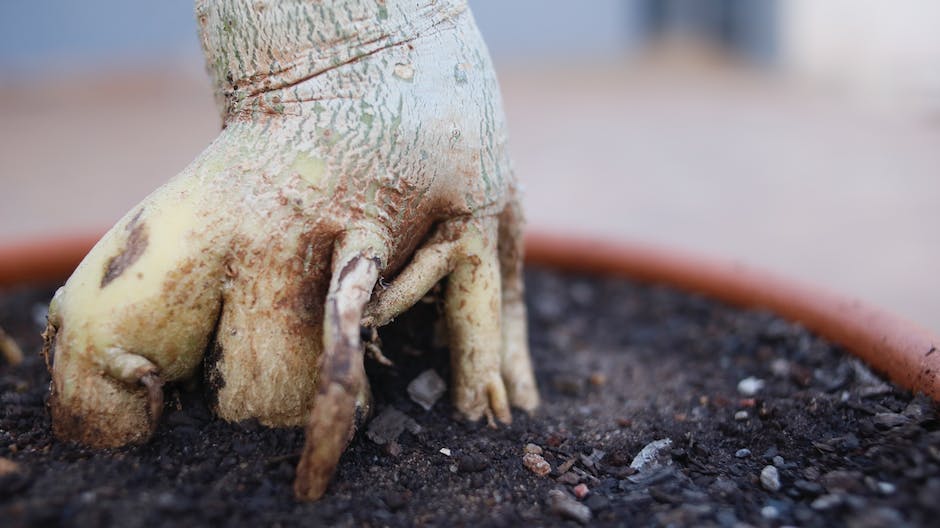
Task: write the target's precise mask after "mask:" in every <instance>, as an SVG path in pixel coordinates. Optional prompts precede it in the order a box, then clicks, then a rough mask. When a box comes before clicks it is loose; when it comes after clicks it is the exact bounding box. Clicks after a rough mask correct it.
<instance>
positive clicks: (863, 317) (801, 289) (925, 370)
mask: <svg viewBox="0 0 940 528" xmlns="http://www.w3.org/2000/svg"><path fill="white" fill-rule="evenodd" d="M98 238H99V235H78V236H60V237H51V238H43V239H36V240H33V241H27V242H19V243H11V244H6V245H0V286H10V285H13V284H21V283H37V282H50V281H54V280H61V279H63V278H65V277H67V276H68V275H69V274H70V273H71V272H72V270H74V269H75V266H77V265H78V263H79V262H80V261H81V259H82V258H83V257H84V255H85V254H86V253H87V252H88V251H89V250H90V249H91V247H92V246H93V245H94V244H95V242H96V241H97V240H98ZM526 262H527V263H529V264H533V265H542V266H547V267H552V268H556V269H561V270H565V271H572V272H581V273H592V274H604V275H615V276H622V277H627V278H631V279H634V280H638V281H642V282H653V283H660V284H664V285H668V286H672V287H674V288H677V289H680V290H684V291H689V292H694V293H699V294H703V295H705V296H708V297H711V298H714V299H717V300H719V301H723V302H726V303H729V304H733V305H736V306H741V307H745V308H762V309H766V310H770V311H772V312H774V313H776V314H777V315H779V316H781V317H783V318H784V319H787V320H790V321H794V322H798V323H800V324H802V325H803V326H805V327H806V328H807V329H809V330H810V331H812V332H814V333H816V334H817V335H820V336H822V337H824V338H826V339H828V340H829V341H831V342H833V343H836V344H839V345H841V346H842V347H844V348H845V349H846V350H848V351H849V352H851V353H852V354H854V355H856V356H858V357H859V358H861V359H862V360H863V361H865V362H866V363H868V364H869V365H870V366H872V367H873V368H874V369H875V370H877V371H880V372H882V373H884V374H885V375H887V376H888V377H889V378H890V379H891V380H892V381H894V382H895V383H897V384H898V385H901V386H902V387H905V388H907V389H909V390H912V391H915V392H923V393H925V394H927V395H928V396H930V397H931V398H933V399H934V400H937V401H940V337H937V336H936V335H935V334H933V333H932V332H930V331H928V330H927V329H925V328H923V327H921V326H919V325H917V324H915V323H912V322H910V321H908V320H906V319H904V318H902V317H899V316H897V315H894V314H893V313H891V312H889V311H887V310H883V309H880V308H877V307H875V306H872V305H869V304H867V303H864V302H862V301H859V300H857V299H854V298H851V297H847V296H843V295H840V294H837V293H834V292H831V291H828V290H826V289H824V288H820V287H816V286H813V285H809V284H805V283H802V282H799V281H795V280H791V279H787V278H784V277H781V276H778V275H776V274H773V273H769V272H766V271H763V270H760V269H756V268H751V267H747V266H744V265H741V264H739V263H736V262H732V261H726V260H720V259H714V258H707V257H703V256H701V255H696V254H693V253H686V252H682V251H677V250H673V249H666V248H661V247H655V246H650V245H644V244H638V243H631V242H626V241H616V242H615V241H612V240H606V239H601V238H590V237H584V236H576V235H570V234H568V235H566V234H557V233H546V232H540V231H531V232H529V233H528V234H527V236H526Z"/></svg>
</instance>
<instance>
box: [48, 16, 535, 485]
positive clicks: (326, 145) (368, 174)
mask: <svg viewBox="0 0 940 528" xmlns="http://www.w3.org/2000/svg"><path fill="white" fill-rule="evenodd" d="M196 16H197V18H198V21H199V26H200V35H201V38H202V43H203V47H204V50H205V53H206V58H207V62H208V67H209V70H210V72H211V75H212V76H213V80H214V83H215V88H216V95H217V99H218V101H219V104H220V108H221V109H222V116H223V123H224V127H223V131H222V132H221V134H220V135H219V137H218V138H217V139H216V140H215V141H214V142H213V143H212V144H211V145H210V146H209V147H208V148H207V149H206V151H205V152H203V153H202V154H201V155H200V156H199V158H197V159H196V160H195V161H194V162H193V163H192V164H191V165H190V166H189V167H187V168H186V169H185V170H184V171H183V172H182V173H180V174H179V175H178V176H176V177H175V178H174V179H173V180H171V181H170V182H169V183H167V184H166V185H165V186H163V187H162V188H160V189H158V190H157V191H156V192H155V193H154V194H152V195H151V196H150V197H148V198H147V199H146V200H144V201H143V202H142V203H141V204H140V205H138V206H137V207H135V208H134V209H133V210H132V211H131V212H129V213H128V214H127V216H125V218H123V219H122V220H121V221H119V222H118V224H117V225H116V226H115V227H114V228H113V229H112V230H111V231H109V232H108V233H107V234H106V235H105V237H104V238H103V239H102V240H101V241H100V242H99V243H98V244H97V245H96V246H95V248H94V249H93V250H92V251H91V253H89V255H88V256H87V257H86V258H85V260H84V261H83V262H82V264H81V265H80V266H79V268H78V269H77V270H76V271H75V273H74V274H73V276H72V277H71V278H70V279H69V281H68V282H67V284H66V285H65V287H64V288H63V289H62V290H61V291H60V292H59V293H58V294H57V296H56V299H55V300H54V302H53V304H52V307H51V310H50V328H49V330H48V331H47V347H46V350H47V354H48V356H49V359H50V362H51V363H52V365H51V368H52V371H53V388H52V400H51V401H52V414H53V424H54V428H55V431H56V433H57V434H58V435H59V436H60V437H62V438H69V439H76V440H80V441H82V442H85V443H87V444H90V445H97V446H114V445H121V444H125V443H128V442H136V441H143V440H146V439H147V438H148V437H149V436H150V434H151V433H152V432H153V429H154V428H155V427H156V424H157V420H158V419H159V413H160V409H161V408H162V390H161V386H162V383H164V382H173V381H177V380H180V379H185V378H187V377H191V376H192V375H194V374H195V373H196V372H199V371H200V369H199V368H198V367H199V366H200V365H201V364H202V365H203V367H204V368H203V369H202V371H203V372H204V374H205V377H206V381H207V383H208V385H209V387H210V390H211V391H212V393H213V395H214V396H213V400H214V401H213V402H212V403H213V406H214V409H215V410H216V412H217V413H218V414H219V415H220V416H221V417H223V418H225V419H227V420H242V419H247V418H257V419H259V420H260V421H261V422H262V423H265V424H268V425H271V426H285V425H306V427H307V445H306V447H305V450H304V454H303V456H302V459H301V464H300V466H299V469H298V475H297V485H296V491H297V494H298V496H299V497H301V498H304V499H313V498H316V497H319V496H320V495H321V494H322V493H323V492H324V490H325V487H326V484H327V483H328V480H329V477H330V475H331V474H332V472H333V469H334V467H335V465H336V462H337V460H338V458H339V455H340V453H341V452H342V450H343V449H344V448H345V445H346V442H347V441H348V439H349V437H350V433H351V431H352V428H353V420H354V417H355V416H356V415H357V409H358V413H359V414H360V415H361V414H362V413H363V412H365V411H366V410H367V407H368V400H369V398H368V386H367V383H366V380H365V377H364V374H363V369H362V349H361V345H360V343H359V327H360V324H369V325H378V324H383V323H384V322H386V321H388V320H390V319H391V318H393V317H394V316H396V315H397V314H399V313H401V312H402V311H404V310H407V309H408V308H409V307H410V306H412V305H413V304H414V303H415V302H416V301H417V300H418V299H420V298H421V296H422V295H424V293H425V292H426V291H427V290H428V289H429V288H431V287H432V286H433V285H434V284H435V283H436V282H437V281H438V280H440V279H442V278H444V277H449V281H448V289H447V294H446V312H447V323H448V325H449V326H450V334H451V345H452V347H451V348H452V355H453V365H454V386H453V393H454V401H455V404H456V406H457V408H458V410H460V411H461V412H462V413H463V414H464V415H465V416H466V417H468V418H471V419H478V418H480V417H483V416H485V417H487V418H489V419H490V420H491V421H493V420H501V421H508V420H509V419H510V414H509V405H510V404H513V405H516V406H518V407H522V408H524V409H527V410H531V409H533V408H534V407H535V406H536V405H537V403H538V394H537V391H536V389H535V385H534V380H533V378H532V371H531V365H530V364H529V359H528V350H527V347H526V332H525V309H524V306H523V304H522V281H521V245H520V244H521V239H520V230H521V220H522V217H521V213H520V211H519V208H518V202H517V197H516V185H515V182H514V180H513V175H512V171H511V167H510V164H509V159H508V155H507V150H506V128H505V124H504V122H503V112H502V108H501V102H500V98H499V91H498V86H497V83H496V78H495V76H494V74H493V69H492V66H491V64H490V61H489V57H488V54H487V52H486V49H485V46H484V45H483V42H482V40H481V39H480V36H479V33H478V32H477V29H476V27H475V25H474V22H473V19H472V16H471V15H470V12H469V10H468V9H467V6H466V4H465V2H464V1H462V0H437V1H428V2H423V3H418V2H413V1H405V0H371V1H369V0H346V1H340V0H337V1H333V2H330V1H315V0H294V1H287V0H284V1H273V0H270V1H260V0H251V1H249V0H204V1H198V2H197V4H196ZM380 278H381V279H390V280H391V285H390V286H389V287H388V288H387V289H380V291H373V290H374V288H375V286H376V284H377V283H378V282H379V280H380ZM370 298H371V300H370Z"/></svg>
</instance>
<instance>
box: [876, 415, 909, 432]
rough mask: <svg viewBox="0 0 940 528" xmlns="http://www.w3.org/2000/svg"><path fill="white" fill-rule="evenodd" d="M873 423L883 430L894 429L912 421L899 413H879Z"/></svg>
mask: <svg viewBox="0 0 940 528" xmlns="http://www.w3.org/2000/svg"><path fill="white" fill-rule="evenodd" d="M872 421H873V422H874V423H875V425H876V426H878V427H881V428H882V429H892V428H894V427H899V426H902V425H905V424H907V423H910V421H911V419H910V418H908V417H907V416H904V415H903V414H899V413H878V414H876V415H875V417H874V418H872Z"/></svg>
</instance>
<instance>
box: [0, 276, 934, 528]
mask: <svg viewBox="0 0 940 528" xmlns="http://www.w3.org/2000/svg"><path fill="white" fill-rule="evenodd" d="M528 288H529V290H528V291H529V294H528V295H529V307H530V321H531V342H532V354H533V357H534V360H535V365H536V369H537V375H538V380H539V384H540V387H541V391H542V396H543V399H544V403H543V405H542V408H541V409H540V411H539V413H538V414H537V415H536V416H533V417H528V416H525V415H523V414H522V413H518V412H517V413H516V414H515V416H514V418H515V421H514V423H513V424H512V426H509V427H501V428H499V429H490V428H487V427H486V426H485V425H482V424H467V423H461V422H459V421H457V420H455V419H454V418H453V416H452V415H453V408H452V407H451V406H450V404H449V403H448V395H446V394H445V396H444V397H443V398H442V399H441V400H440V401H438V402H437V404H436V405H435V406H434V407H433V409H432V410H431V411H425V410H424V409H422V408H421V407H419V406H418V405H417V404H415V403H414V402H412V401H411V400H410V399H409V397H408V395H407V392H406V389H405V387H406V385H407V383H408V382H409V381H410V380H412V379H413V378H415V377H416V376H417V375H418V374H419V373H421V372H422V371H424V370H426V369H428V368H435V369H437V371H438V372H439V373H440V374H441V375H442V376H443V377H444V379H447V375H448V373H447V356H446V351H445V350H443V349H441V348H439V347H436V346H435V345H434V340H433V331H431V330H430V329H431V328H432V327H433V325H430V324H428V319H429V317H430V316H431V315H433V313H434V311H435V310H436V309H437V308H436V306H435V305H434V304H427V305H423V306H420V307H419V309H417V310H416V311H415V312H414V313H412V314H410V315H409V316H408V317H403V318H401V319H400V320H399V321H398V322H396V324H395V325H394V327H393V328H390V329H387V330H385V331H383V332H382V340H383V350H384V352H385V354H386V355H387V356H389V357H390V358H391V359H392V360H394V361H395V364H396V366H395V367H392V368H387V367H381V366H379V365H378V364H377V363H375V362H374V361H373V360H371V359H370V360H369V365H368V367H369V374H370V379H371V380H372V383H373V387H374V389H375V393H376V400H377V408H378V411H379V412H380V413H381V412H382V411H383V409H387V408H388V407H394V408H395V409H397V410H399V411H401V412H402V413H404V415H407V416H408V417H410V418H411V419H413V420H414V421H415V422H417V424H419V425H420V431H418V432H411V431H409V430H406V431H404V432H402V433H401V435H400V436H399V437H398V439H397V441H396V442H392V443H391V444H386V445H384V446H380V445H378V444H376V443H375V442H374V441H372V440H370V439H369V437H368V436H367V435H365V434H359V435H358V436H357V437H356V439H355V440H354V441H353V443H352V445H351V446H350V447H349V449H348V450H347V452H346V454H345V455H344V456H343V459H342V462H341V464H340V467H339V471H338V472H337V474H336V476H335V479H334V482H333V484H332V486H331V488H330V490H329V492H328V493H327V495H326V497H325V498H323V499H322V500H321V501H319V502H317V503H313V504H301V503H297V502H295V501H294V500H293V498H292V492H291V483H292V480H293V476H294V465H295V464H296V462H297V458H298V457H297V454H298V452H299V449H300V446H301V444H302V441H303V438H302V436H303V434H302V431H300V430H269V429H266V428H264V427H261V426H259V425H257V424H254V423H241V424H229V423H225V422H221V421H219V420H217V419H215V418H213V417H212V416H211V415H210V413H209V412H208V410H207V408H206V407H205V405H204V404H203V403H201V402H202V394H201V392H200V391H198V390H192V389H189V390H184V389H183V388H181V387H177V388H170V389H169V392H168V397H167V410H166V412H165V414H164V418H163V422H162V425H161V427H160V428H159V430H158V432H157V433H156V435H155V437H154V438H153V440H152V441H151V442H150V443H148V444H147V445H144V446H137V447H128V448H122V449H116V450H112V451H103V452H102V451H92V450H88V449H84V448H82V447H80V446H78V445H74V444H67V443H62V442H58V441H56V440H55V439H54V438H53V437H52V436H51V433H50V423H49V415H48V412H47V410H46V408H45V404H44V401H45V398H46V392H47V388H48V382H49V378H48V375H47V374H46V372H45V368H44V366H43V363H42V361H41V359H40V358H39V357H38V356H37V354H36V351H37V350H38V347H39V344H40V340H39V337H38V332H39V331H40V330H41V326H42V323H43V321H42V319H43V314H44V310H45V301H46V300H47V299H48V298H49V297H50V294H51V291H49V290H35V289H34V290H25V291H7V292H5V294H4V295H3V296H0V297H2V299H0V326H2V327H3V328H5V329H6V330H7V331H8V333H10V334H11V335H12V336H14V337H15V338H16V339H17V340H18V341H19V343H20V344H21V345H22V347H23V349H24V351H25V352H26V353H27V355H28V359H27V361H26V362H25V363H24V364H23V365H21V366H19V367H16V368H12V367H10V366H8V365H2V364H0V405H2V407H0V457H2V458H4V459H7V461H6V462H7V465H8V466H9V461H13V462H14V463H15V464H16V465H17V466H18V469H17V470H13V471H10V470H7V472H6V474H5V475H3V476H0V524H2V525H6V526H11V525H12V526H20V525H65V526H98V525H115V526H121V527H133V526H195V525H226V526H236V525H244V526H263V525H296V524H305V525H341V526H344V525H365V526H412V525H421V526H452V525H462V526H495V525H505V526H518V525H520V524H523V523H525V524H528V525H532V526H545V525H562V524H570V525H575V523H576V521H573V520H571V519H570V517H577V516H578V515H585V514H586V513H587V511H588V510H589V511H590V514H591V516H592V520H591V521H590V522H591V523H592V524H595V525H598V526H605V525H621V526H646V525H673V526H703V525H717V526H736V525H739V524H738V523H742V522H743V523H748V524H751V525H757V526H777V525H799V526H825V527H829V526H840V525H848V526H854V527H868V526H905V525H914V526H917V525H919V526H927V525H932V526H936V524H935V523H936V520H937V519H938V518H940V421H938V418H937V416H938V415H937V408H936V407H935V406H934V405H933V404H932V403H931V402H930V401H929V400H927V399H925V398H924V397H920V396H918V397H914V396H912V395H911V394H909V393H907V392H905V391H902V390H898V389H897V388H895V387H893V386H891V385H887V384H885V383H883V382H882V381H880V380H879V379H878V378H877V377H875V376H873V375H872V374H871V373H870V372H869V371H868V370H867V369H866V368H865V367H864V366H862V365H861V364H860V363H858V362H857V361H855V360H853V359H851V358H849V357H848V356H846V355H845V354H844V353H842V351H840V350H839V349H838V348H835V347H833V346H832V345H830V344H828V343H826V342H825V341H823V340H822V339H819V338H817V337H814V336H812V335H810V334H808V333H807V332H806V331H805V330H803V329H802V328H800V327H799V326H796V325H793V324H789V323H787V322H784V321H782V320H780V319H777V318H775V317H773V316H771V315H769V314H766V313H761V312H749V311H741V310H737V309H732V308H729V307H726V306H723V305H720V304H716V303H715V302H712V301H709V300H706V299H703V298H700V297H696V296H690V295H687V294H684V293H677V292H675V291H672V290H669V289H665V288H661V287H650V286H643V285H637V284H633V283H630V282H626V281H623V280H619V279H589V278H585V277H580V276H568V275H560V274H557V273H552V272H546V271H539V270H536V271H532V272H530V274H529V277H528ZM420 352H424V354H423V355H420V354H419V353H420ZM749 377H755V378H758V379H759V380H763V381H764V386H763V387H762V388H760V390H758V391H757V392H756V393H755V394H753V395H749V394H747V390H746V389H747V387H746V385H747V382H745V383H744V384H743V385H744V386H742V387H740V388H741V389H745V390H744V393H742V392H741V391H739V382H741V380H744V379H746V378H749ZM757 385H759V383H758V384H757ZM392 418H394V416H392ZM661 439H670V440H671V445H670V446H669V447H666V448H663V449H661V450H660V451H659V452H658V456H654V457H653V460H652V461H651V462H650V463H649V464H647V465H646V466H644V467H643V468H641V469H640V470H639V471H637V470H636V469H633V468H631V466H630V465H631V461H632V460H633V459H634V457H635V456H636V455H637V454H638V453H639V452H640V451H641V449H643V448H644V446H646V445H647V444H650V443H651V442H654V441H657V440H661ZM530 443H531V444H535V445H537V446H539V447H540V448H541V449H542V450H543V453H542V456H543V457H544V459H545V460H546V461H547V462H548V463H550V464H551V468H552V472H551V473H550V474H549V475H547V476H538V475H536V474H535V473H534V472H532V471H530V470H529V469H527V467H526V466H525V465H524V464H523V455H524V453H525V448H526V445H527V444H530ZM530 449H534V448H530ZM442 450H444V451H445V452H446V451H447V450H449V453H450V455H449V456H448V455H447V454H444V453H443V452H442ZM0 462H4V461H3V460H0ZM769 468H774V469H775V470H776V474H777V475H778V481H779V482H775V481H774V478H773V475H772V474H773V473H774V469H769ZM560 470H565V472H564V473H563V474H562V473H561V471H560ZM762 473H763V474H764V479H763V480H764V482H763V483H762V482H761V478H760V476H761V474H762ZM581 483H583V484H585V485H586V487H587V490H588V493H587V495H586V496H585V497H583V500H581V501H580V505H586V507H587V509H585V508H583V507H581V508H580V509H579V506H578V505H577V504H578V502H579V501H577V500H576V499H575V498H574V493H575V485H577V484H581ZM777 486H779V489H777V490H774V488H776V487H777ZM552 490H561V491H563V492H564V495H559V494H558V493H557V492H556V493H550V492H552ZM578 491H582V492H583V491H584V487H580V488H578ZM566 516H567V517H566ZM930 519H934V521H931V520H930Z"/></svg>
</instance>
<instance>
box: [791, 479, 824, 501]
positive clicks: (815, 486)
mask: <svg viewBox="0 0 940 528" xmlns="http://www.w3.org/2000/svg"><path fill="white" fill-rule="evenodd" d="M793 486H794V487H795V488H796V489H798V490H799V491H800V493H802V494H803V495H811V496H814V497H815V496H817V495H822V494H823V492H824V491H825V489H823V487H822V485H820V484H819V483H816V482H810V481H808V480H804V479H799V480H797V481H796V482H794V483H793Z"/></svg>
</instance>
